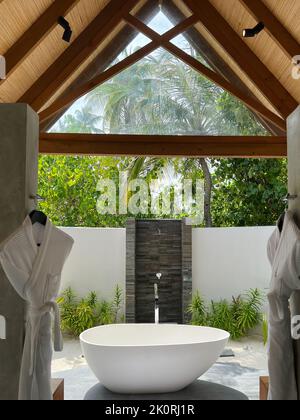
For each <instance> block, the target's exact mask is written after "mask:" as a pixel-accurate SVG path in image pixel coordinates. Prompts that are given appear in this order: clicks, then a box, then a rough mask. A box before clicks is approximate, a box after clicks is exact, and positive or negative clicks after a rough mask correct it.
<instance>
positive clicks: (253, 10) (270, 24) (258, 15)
mask: <svg viewBox="0 0 300 420" xmlns="http://www.w3.org/2000/svg"><path fill="white" fill-rule="evenodd" d="M239 1H240V2H241V3H242V4H243V5H244V6H245V7H246V9H247V10H248V11H249V13H250V14H251V15H252V16H253V17H254V18H255V19H256V20H257V21H259V22H263V23H264V24H265V28H266V30H267V32H268V33H269V34H270V35H271V36H272V38H273V39H274V40H275V41H276V42H277V44H278V45H279V46H280V47H281V48H282V50H283V51H284V52H285V53H286V55H287V56H288V57H289V58H293V57H295V56H296V55H299V54H300V45H299V43H298V42H297V41H296V39H295V38H294V37H293V36H292V35H291V34H290V33H289V31H288V30H287V29H286V28H285V27H284V25H283V24H282V23H281V22H279V20H278V19H277V18H276V17H275V16H274V14H273V13H272V12H271V11H270V10H269V9H268V7H267V6H266V5H265V4H264V3H263V2H262V1H261V0H239Z"/></svg>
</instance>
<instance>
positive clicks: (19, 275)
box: [0, 216, 74, 400]
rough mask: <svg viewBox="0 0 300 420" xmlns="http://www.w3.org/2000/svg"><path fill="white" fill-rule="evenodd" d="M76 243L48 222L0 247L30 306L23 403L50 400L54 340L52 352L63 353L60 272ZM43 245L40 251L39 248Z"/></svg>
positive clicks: (27, 229)
mask: <svg viewBox="0 0 300 420" xmlns="http://www.w3.org/2000/svg"><path fill="white" fill-rule="evenodd" d="M73 243H74V241H73V239H72V238H71V237H70V236H68V235H67V234H66V233H64V232H62V231H61V230H59V229H57V228H56V227H55V226H53V225H52V224H51V223H50V221H49V220H47V223H46V226H42V225H40V224H38V223H37V224H35V225H32V223H31V219H30V217H29V216H28V217H26V219H25V221H24V223H23V225H22V226H21V227H20V228H19V229H18V230H17V231H16V232H15V233H13V234H12V235H11V236H10V237H9V238H8V239H7V240H6V241H5V242H4V243H3V244H2V245H1V247H0V262H1V264H2V266H3V269H4V271H5V274H6V275H7V278H8V279H9V281H10V282H11V284H12V286H13V287H14V288H15V290H16V291H17V293H18V294H19V295H20V296H21V297H22V298H23V299H24V300H25V301H26V302H27V311H26V337H25V343H24V351H23V359H22V367H21V373H20V384H19V399H20V400H51V399H52V392H51V360H52V339H51V337H52V334H51V313H53V314H54V349H55V351H61V350H62V346H63V343H62V336H61V332H60V317H59V309H58V306H57V304H56V298H57V295H58V293H59V288H60V279H61V272H62V269H63V266H64V263H65V261H66V259H67V257H68V256H69V253H70V252H71V249H72V246H73ZM38 245H40V246H38Z"/></svg>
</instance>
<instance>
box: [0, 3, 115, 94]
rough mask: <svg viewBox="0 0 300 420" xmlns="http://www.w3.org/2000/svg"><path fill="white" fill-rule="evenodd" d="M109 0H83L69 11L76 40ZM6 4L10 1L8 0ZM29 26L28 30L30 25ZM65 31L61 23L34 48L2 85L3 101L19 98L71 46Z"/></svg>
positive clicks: (69, 19)
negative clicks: (63, 37)
mask: <svg viewBox="0 0 300 420" xmlns="http://www.w3.org/2000/svg"><path fill="white" fill-rule="evenodd" d="M12 1H14V0H12ZM42 1H43V0H42ZM108 1H109V0H104V1H103V0H80V1H79V3H78V4H77V5H76V6H75V7H74V8H73V10H72V11H71V12H69V13H68V14H67V15H66V19H67V20H68V21H69V22H70V24H71V27H72V30H73V37H72V43H73V42H74V41H75V40H76V39H77V37H78V36H79V35H80V33H81V32H82V31H83V30H84V29H85V28H86V27H87V26H88V25H89V24H90V22H91V21H92V20H93V19H94V18H95V16H97V14H98V13H99V12H100V11H101V10H102V8H103V7H104V6H105V4H107V2H108ZM30 2H31V0H28V6H29V5H30ZM8 3H9V4H10V2H8ZM3 4H6V1H5V2H4V3H3ZM28 6H27V2H25V5H24V11H25V13H27V12H28V9H27V8H28ZM0 7H2V5H1V6H0ZM45 10H46V9H45ZM45 10H44V11H45ZM26 29H27V30H28V28H26ZM62 34H63V29H62V28H61V27H60V26H58V25H57V26H56V27H55V28H54V29H53V30H52V31H51V32H50V33H49V34H48V35H47V36H46V37H45V39H44V40H43V42H42V43H41V44H39V45H38V46H37V47H36V48H35V49H34V50H33V51H32V52H31V54H30V55H29V56H28V57H27V58H26V60H25V61H24V62H23V63H22V64H21V65H19V66H18V67H17V69H16V70H15V71H14V72H13V73H12V74H11V75H10V76H9V77H8V78H7V79H6V80H5V82H4V83H2V84H1V85H0V96H1V98H2V100H3V102H17V101H18V100H19V98H21V97H22V96H23V95H24V93H25V92H26V91H27V90H28V89H29V88H30V87H31V86H32V85H33V84H34V83H35V82H36V80H38V79H39V77H40V76H41V75H42V74H43V73H44V72H45V71H46V70H47V69H48V68H49V67H50V66H51V65H52V64H53V62H55V60H56V59H57V58H58V57H59V56H60V55H61V54H62V53H63V52H64V51H65V50H66V49H68V47H69V44H68V43H66V42H64V41H63V40H62Z"/></svg>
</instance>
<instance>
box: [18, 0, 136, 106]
mask: <svg viewBox="0 0 300 420" xmlns="http://www.w3.org/2000/svg"><path fill="white" fill-rule="evenodd" d="M136 4H137V1H136V0H127V1H126V2H125V3H124V0H111V1H110V2H108V4H107V6H106V7H105V8H104V9H103V10H102V11H101V12H100V13H99V14H98V16H97V17H96V18H95V19H94V20H93V22H91V23H90V24H89V25H88V27H87V28H86V29H85V30H84V31H83V32H82V33H81V34H80V35H79V36H78V38H77V39H76V40H75V41H74V42H73V43H72V44H71V45H70V46H69V48H67V49H66V50H65V51H64V53H63V54H62V55H61V56H59V57H58V59H57V60H56V61H55V62H54V63H53V64H52V65H51V66H50V67H49V68H48V69H47V70H46V71H45V72H44V73H43V74H42V76H41V77H40V78H39V79H38V80H37V81H36V82H35V83H34V84H33V86H31V88H30V89H29V90H28V91H27V92H25V94H24V95H23V96H22V97H21V98H19V100H18V102H25V103H28V104H29V105H30V106H31V107H32V108H33V109H34V110H36V111H39V110H40V109H41V107H42V106H43V105H44V104H45V103H46V102H47V100H48V99H49V98H50V97H51V96H52V95H53V94H54V93H55V91H56V90H57V89H58V88H59V87H60V86H61V85H62V84H63V83H64V81H65V80H67V79H68V77H69V76H70V75H71V74H72V73H74V71H75V70H76V69H77V68H78V67H79V66H80V65H81V64H82V63H83V62H84V61H85V60H86V59H87V57H89V56H90V55H91V54H93V52H94V50H95V49H96V48H97V47H98V46H99V44H101V42H103V40H105V38H106V37H107V36H109V34H110V33H111V32H112V31H113V29H114V28H115V27H116V26H117V25H118V24H119V23H120V21H121V20H122V16H123V15H124V13H126V12H129V11H130V10H131V9H132V7H133V6H134V5H136Z"/></svg>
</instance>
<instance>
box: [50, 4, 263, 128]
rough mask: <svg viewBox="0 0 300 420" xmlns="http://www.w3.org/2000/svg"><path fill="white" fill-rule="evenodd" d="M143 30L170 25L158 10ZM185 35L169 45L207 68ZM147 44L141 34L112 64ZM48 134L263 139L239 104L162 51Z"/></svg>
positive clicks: (93, 95)
mask: <svg viewBox="0 0 300 420" xmlns="http://www.w3.org/2000/svg"><path fill="white" fill-rule="evenodd" d="M148 26H149V27H150V28H151V29H153V30H154V31H155V32H157V33H159V34H162V33H165V32H167V31H168V30H170V29H171V28H172V27H173V26H174V25H173V24H172V23H171V22H170V21H169V19H168V18H167V17H166V16H165V15H164V14H163V13H162V12H159V13H158V14H157V15H156V17H155V18H154V19H153V20H152V21H151V22H150V23H149V24H148ZM184 35H185V34H184V33H183V34H182V35H179V36H177V37H176V38H174V39H173V40H172V43H173V44H175V45H176V46H177V47H179V48H181V49H182V50H184V51H185V52H188V54H190V55H192V56H193V57H194V58H196V59H197V60H199V61H200V62H201V63H202V64H205V66H207V67H209V65H208V64H207V63H206V61H205V60H204V58H203V57H202V56H201V54H199V53H198V52H197V51H195V49H194V48H193V46H192V45H191V44H190V43H189V41H188V40H187V37H185V36H184ZM149 42H150V40H149V39H148V38H147V37H146V36H144V35H142V34H138V35H137V36H136V38H135V39H134V41H132V42H131V43H130V44H129V45H128V47H127V48H126V50H125V51H124V52H123V53H122V54H121V55H120V56H119V57H118V60H117V61H121V60H123V59H124V58H125V57H126V56H128V55H130V54H132V52H134V51H137V50H138V49H140V48H142V47H143V46H144V45H147V44H148V43H149ZM115 63H116V62H115ZM115 63H114V64H115ZM51 132H63V133H93V134H101V133H103V134H132V135H134V134H147V135H207V136H209V135H247V134H249V133H250V132H251V134H252V135H253V133H256V135H267V132H266V130H265V129H264V127H263V126H262V125H261V124H260V123H259V122H258V120H257V119H256V117H255V116H254V114H253V113H252V112H250V111H249V110H248V108H247V107H246V106H244V105H243V104H242V103H241V102H240V101H239V100H237V99H235V98H234V97H233V96H232V95H231V94H229V93H227V92H225V91H224V90H223V89H221V88H220V87H218V86H216V85H215V84H214V83H212V82H211V81H209V80H207V79H206V78H205V77H203V76H202V75H200V74H199V73H198V72H197V71H196V70H193V69H192V68H190V67H189V66H188V65H186V64H185V63H183V62H182V61H181V60H179V59H178V58H176V57H174V56H173V55H172V54H170V53H169V52H167V51H165V50H164V49H163V48H158V49H157V50H155V51H154V52H153V53H151V54H150V55H148V56H147V57H145V58H143V59H141V60H140V61H139V62H138V63H136V64H134V65H132V66H131V67H130V68H128V69H127V70H124V71H123V72H121V73H120V74H118V75H116V76H114V77H113V78H112V79H110V80H109V81H107V82H105V83H103V84H102V85H101V86H99V87H97V88H96V89H94V90H93V91H91V92H90V93H89V94H87V95H85V96H84V97H82V98H81V99H79V100H78V101H76V102H75V103H74V104H73V105H72V106H71V107H70V108H69V109H68V111H66V113H65V114H64V115H63V116H62V117H61V118H60V119H59V121H58V122H57V123H56V124H55V125H54V126H53V127H52V129H51Z"/></svg>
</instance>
